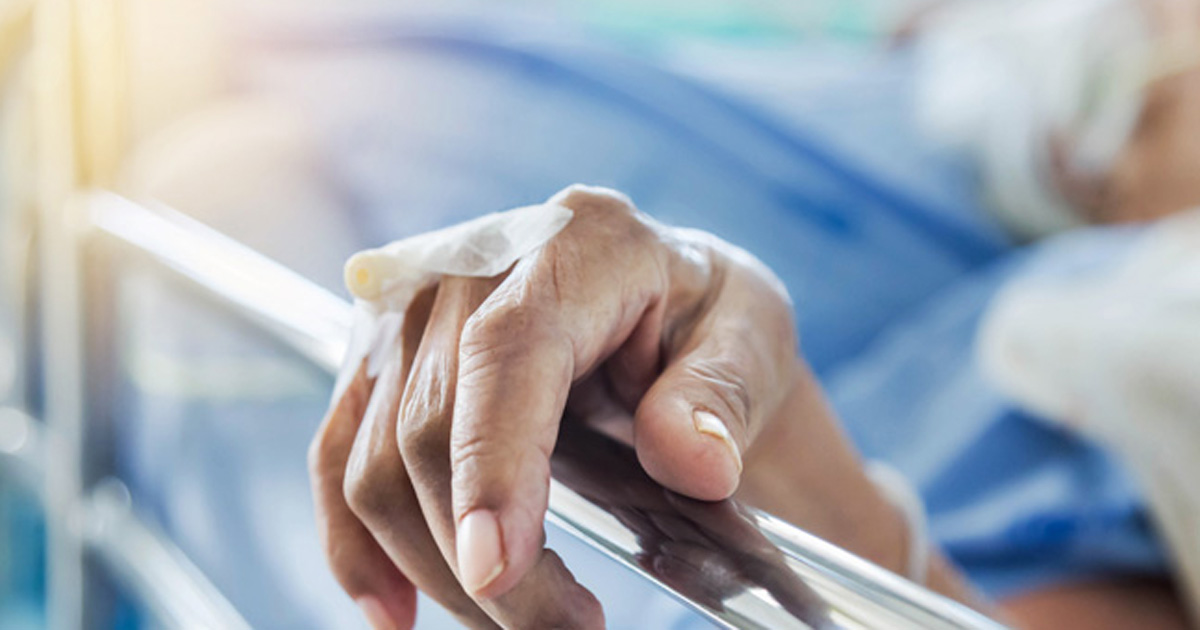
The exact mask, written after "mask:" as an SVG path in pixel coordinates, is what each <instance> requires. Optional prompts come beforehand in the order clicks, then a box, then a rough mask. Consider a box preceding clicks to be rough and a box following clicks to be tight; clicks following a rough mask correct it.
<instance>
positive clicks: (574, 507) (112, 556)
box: [76, 193, 1002, 630]
mask: <svg viewBox="0 0 1200 630" xmlns="http://www.w3.org/2000/svg"><path fill="white" fill-rule="evenodd" d="M80 207H81V210H82V211H83V215H82V216H80V217H77V219H78V221H77V223H76V224H77V225H81V226H86V229H85V231H84V234H85V235H86V238H87V239H88V240H92V239H95V238H97V237H99V239H100V240H101V241H103V242H105V243H108V244H110V245H114V246H116V247H118V248H120V249H123V250H126V251H132V252H136V253H138V254H141V255H142V257H143V258H144V259H145V260H148V261H151V262H152V263H154V264H157V265H159V266H162V267H164V268H166V269H169V270H171V271H172V272H174V275H175V276H176V277H178V278H180V279H183V280H184V281H185V284H187V285H189V286H191V287H193V288H195V289H198V290H200V291H201V292H202V293H203V294H207V295H208V296H209V297H210V298H211V299H212V300H213V301H214V302H215V303H217V304H220V305H223V306H224V307H225V308H227V309H229V310H231V311H232V312H234V313H236V314H238V315H240V316H241V317H243V318H245V319H246V320H248V321H250V322H252V323H254V324H255V325H256V326H257V327H258V328H259V329H261V331H262V332H263V333H264V334H266V335H268V336H270V337H273V338H275V339H277V340H278V341H279V342H281V343H282V344H283V345H284V346H285V347H287V348H290V349H291V350H293V351H295V352H296V353H297V354H298V355H299V357H301V358H303V359H304V360H307V361H310V362H312V363H313V364H315V365H316V366H318V367H320V368H322V369H324V370H326V371H327V372H329V373H330V374H333V373H334V372H335V371H336V370H337V368H338V367H339V363H340V360H341V357H342V355H343V353H344V352H345V349H346V340H347V339H348V333H349V327H350V322H351V306H350V305H349V304H348V303H347V302H345V301H344V300H342V299H340V298H338V297H336V296H334V295H332V294H330V293H329V292H327V291H325V290H324V289H321V288H320V287H318V286H316V285H315V284H313V283H311V282H309V281H308V280H306V279H304V278H302V277H300V276H298V275H296V274H295V273H293V272H291V271H289V270H288V269H286V268H284V267H283V266H281V265H279V264H277V263H275V262H273V261H271V260H269V259H267V258H265V257H263V256H262V255H260V254H258V253H257V252H254V251H253V250H250V249H248V248H246V247H244V246H242V245H240V244H238V243H236V242H234V241H233V240H231V239H229V238H227V237H225V236H223V235H221V234H219V233H217V232H215V231H213V230H211V229H210V228H207V227H206V226H203V225H201V224H199V223H198V222H196V221H194V220H192V219H190V218H188V217H186V216H184V215H181V214H179V213H177V212H174V211H171V210H169V209H167V208H150V207H147V206H144V205H139V204H136V203H133V202H131V201H128V200H126V199H123V198H121V197H118V196H116V195H113V194H110V193H95V194H93V195H91V196H89V197H88V198H87V199H86V201H85V202H84V203H82V204H81V206H80ZM555 477H556V479H555V481H553V482H552V488H551V494H550V505H549V516H548V518H549V520H550V521H552V522H553V523H556V524H557V525H559V526H561V527H563V528H564V529H566V530H567V531H568V532H570V533H572V534H574V535H575V536H576V537H578V538H580V539H582V540H584V541H585V542H587V543H589V544H590V545H592V546H593V547H595V548H597V549H599V550H601V551H603V552H604V553H606V554H607V555H608V556H609V557H610V558H611V559H612V560H613V561H615V562H617V563H618V564H620V565H621V566H623V567H625V568H626V569H628V570H629V571H630V572H631V573H632V574H636V575H639V576H641V577H642V578H644V579H645V580H646V583H647V585H648V586H650V585H653V587H656V588H659V589H662V590H664V591H666V592H668V593H670V594H672V595H674V596H675V597H677V598H678V599H680V600H681V601H683V602H684V603H685V604H687V605H688V606H690V607H692V608H693V609H695V610H696V611H698V612H700V613H701V614H703V615H705V616H706V617H708V618H709V619H711V620H712V621H713V622H715V623H716V624H718V625H720V626H723V627H730V628H772V629H775V628H789V627H795V628H810V627H822V628H824V627H830V628H887V629H889V630H891V629H902V628H921V629H931V630H932V629H937V628H979V629H993V628H1001V627H1002V626H1001V625H999V624H997V623H996V622H994V621H992V620H990V619H988V618H987V617H985V616H983V615H981V614H979V613H978V612H976V611H974V610H972V609H970V608H968V607H966V606H964V605H962V604H959V603H957V602H954V601H952V600H949V599H948V598H945V597H942V596H941V595H938V594H936V593H933V592H932V591H929V590H927V589H925V588H922V587H920V586H918V585H916V584H913V583H911V582H909V581H907V580H904V579H902V578H900V577H899V576H896V575H895V574H893V573H891V572H888V571H886V570H884V569H882V568H880V567H878V566H876V565H873V564H871V563H869V562H867V561H865V560H862V559H860V558H858V557H856V556H854V555H852V554H850V553H848V552H846V551H844V550H841V549H839V548H837V547H835V546H833V545H831V544H829V543H826V542H824V541H822V540H820V539H817V538H816V537H814V536H811V535H809V534H807V533H805V532H804V531H802V530H800V529H798V528H795V527H793V526H791V525H790V524H788V523H785V522H783V521H781V520H779V519H775V518H773V517H770V516H769V515H765V514H754V515H753V516H752V518H751V520H750V521H749V522H750V523H751V525H752V529H753V531H751V532H750V533H751V535H752V536H754V537H756V538H761V539H762V540H765V541H769V543H768V545H767V546H768V547H771V548H772V549H773V551H772V554H773V553H774V551H777V552H778V558H780V559H781V560H780V562H779V566H783V567H786V570H785V571H784V572H785V573H788V575H789V576H790V577H791V578H798V580H799V585H798V586H797V588H799V589H800V591H803V592H806V593H808V592H811V593H813V594H815V598H816V599H817V600H819V601H820V602H821V606H822V607H823V609H824V610H825V611H826V612H827V616H817V617H811V618H806V617H805V615H804V614H797V613H796V610H795V607H794V606H788V604H787V602H788V601H789V597H788V595H787V593H784V594H783V596H781V594H780V592H778V591H777V590H772V589H771V588H769V587H767V588H763V587H759V585H750V587H748V588H744V589H741V590H739V591H738V592H737V593H735V594H733V595H731V596H729V597H726V598H724V599H722V600H718V601H712V600H709V599H706V598H704V597H698V596H696V594H695V593H694V592H691V591H687V590H686V589H685V590H681V589H680V588H679V587H678V586H677V585H673V584H670V583H668V582H667V581H665V580H664V579H662V578H660V577H658V576H656V575H654V574H653V572H652V571H650V570H648V569H647V568H646V567H645V566H644V565H643V563H641V562H639V558H640V557H641V554H644V553H645V552H646V550H645V549H643V548H642V545H641V542H642V541H641V540H640V539H639V536H638V533H637V532H636V531H632V530H631V529H630V528H629V527H628V526H627V524H626V523H623V522H622V521H621V520H620V519H618V518H617V517H616V516H614V514H613V513H611V512H609V511H608V508H606V506H605V505H604V504H603V502H597V501H596V500H594V498H593V497H591V496H589V495H588V494H587V493H585V492H581V491H578V490H577V488H578V486H574V487H570V484H565V483H563V482H562V480H561V479H559V474H558V472H557V470H556V472H555ZM117 494H118V495H119V493H117ZM112 497H113V493H112V492H111V489H110V491H107V492H101V493H99V494H97V493H96V492H93V494H92V495H91V503H92V504H93V506H94V507H95V508H96V509H98V510H106V509H110V508H111V507H112V504H113V503H114V499H113V498H112ZM116 503H117V504H120V503H121V501H116ZM124 513H125V514H130V512H129V511H128V510H125V512H124ZM108 522H111V523H116V524H117V529H116V530H111V531H109V532H107V533H106V534H105V535H92V536H88V537H86V540H87V544H89V545H90V546H91V547H92V548H93V549H95V550H97V551H98V552H99V555H100V556H101V557H103V558H106V559H108V560H109V561H110V562H109V564H111V565H113V566H116V567H118V568H122V567H123V568H122V570H120V571H118V573H122V574H126V575H125V577H126V578H129V579H126V583H127V584H128V585H130V586H131V587H132V588H133V590H135V591H136V592H138V593H139V594H140V595H143V596H145V598H146V599H147V600H148V601H149V602H150V603H151V608H152V609H158V612H159V613H160V615H159V616H160V617H163V618H171V615H172V614H175V613H176V612H178V611H179V609H180V608H181V607H182V608H184V609H186V608H187V607H186V606H183V604H181V603H180V602H178V601H173V600H172V594H171V592H170V591H171V590H172V589H164V588H161V587H162V586H163V585H164V583H163V582H162V581H161V580H158V579H156V578H155V577H154V576H155V575H163V574H170V575H171V576H173V578H175V581H174V582H172V584H173V585H174V586H177V587H178V589H180V590H183V591H188V592H193V593H198V594H200V596H199V597H198V599H199V600H200V601H202V602H204V603H205V605H203V606H200V607H199V609H202V610H203V614H208V615H213V614H215V615H223V614H224V615H228V618H229V619H234V620H235V621H232V622H230V625H221V626H220V627H242V626H241V625H237V624H238V622H237V619H238V618H237V616H236V611H233V609H232V607H229V606H228V605H227V603H225V602H224V600H223V599H222V598H220V596H219V593H217V592H216V590H215V589H213V588H212V587H211V585H208V584H207V582H206V581H205V580H204V578H203V576H202V575H199V574H198V572H196V571H194V568H193V567H190V565H189V564H188V563H187V561H186V558H184V557H183V556H182V554H177V553H156V554H150V556H152V557H153V558H154V559H153V561H152V562H150V564H153V565H155V566H152V567H142V568H136V567H134V566H133V565H137V564H138V563H139V562H140V561H141V559H142V556H141V551H142V550H144V549H145V548H147V547H143V546H141V545H142V543H143V542H145V544H146V545H151V546H153V545H162V546H163V548H164V549H169V548H170V545H169V543H166V542H165V541H164V540H163V538H162V537H161V536H160V535H158V534H157V533H156V532H154V531H153V530H151V529H150V528H146V527H144V526H141V525H139V524H138V522H137V521H136V519H132V520H130V519H129V518H127V517H121V518H116V519H113V518H110V519H109V520H108ZM139 541H142V542H139ZM146 541H153V542H146ZM769 555H770V554H769ZM771 557H772V558H773V557H775V556H774V555H771ZM771 562H773V561H772V560H770V558H768V560H767V563H768V564H770V563H771ZM131 572H132V575H130V573H131ZM773 575H774V574H773ZM775 578H778V575H775V576H774V578H772V579H775ZM776 581H777V580H776ZM764 584H765V582H764ZM185 613H186V610H185ZM192 618H193V619H194V618H195V617H192ZM241 623H244V622H241Z"/></svg>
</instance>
